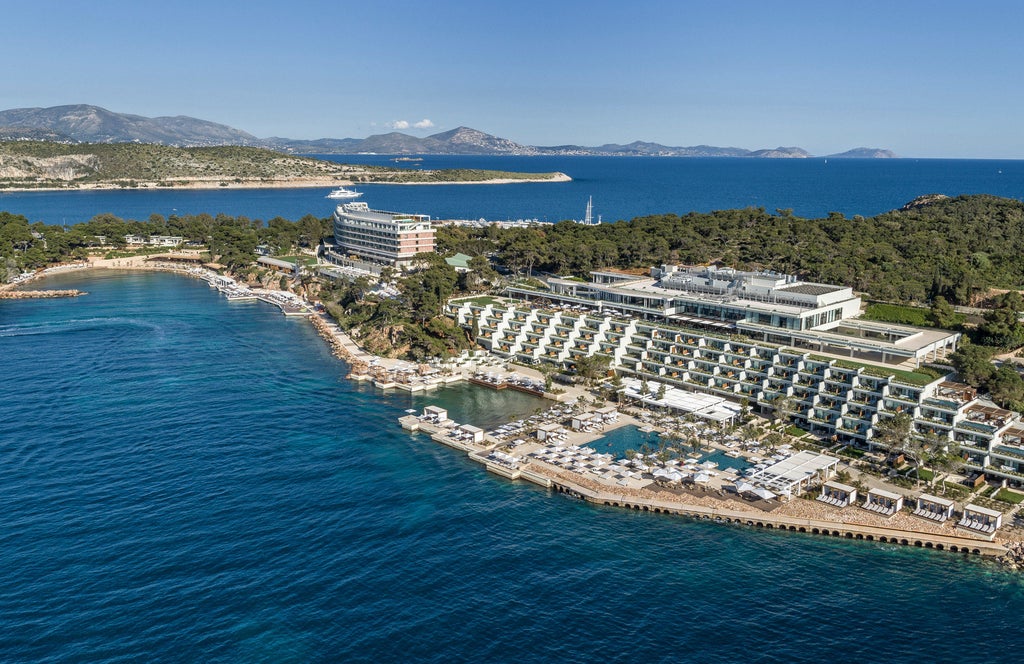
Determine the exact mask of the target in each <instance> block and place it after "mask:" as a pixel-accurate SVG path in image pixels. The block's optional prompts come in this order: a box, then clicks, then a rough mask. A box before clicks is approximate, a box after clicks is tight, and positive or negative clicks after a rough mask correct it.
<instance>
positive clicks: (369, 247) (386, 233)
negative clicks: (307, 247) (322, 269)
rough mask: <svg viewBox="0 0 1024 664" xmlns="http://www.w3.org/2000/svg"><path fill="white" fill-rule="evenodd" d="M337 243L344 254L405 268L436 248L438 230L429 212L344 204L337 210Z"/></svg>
mask: <svg viewBox="0 0 1024 664" xmlns="http://www.w3.org/2000/svg"><path fill="white" fill-rule="evenodd" d="M334 242H335V247H336V248H335V251H336V252H337V253H339V254H341V255H346V256H356V257H358V258H360V259H363V260H367V261H371V262H374V263H387V264H391V265H395V266H398V267H402V266H404V265H406V264H408V263H409V262H410V261H411V260H412V258H413V256H415V255H416V254H419V253H432V252H433V251H434V229H433V227H432V226H431V225H430V216H429V215H425V214H402V213H398V212H383V211H381V210H371V209H370V208H369V206H368V205H367V204H366V203H363V202H356V203H343V204H341V205H339V206H338V207H337V209H335V211H334Z"/></svg>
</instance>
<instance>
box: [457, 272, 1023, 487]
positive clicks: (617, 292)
mask: <svg viewBox="0 0 1024 664" xmlns="http://www.w3.org/2000/svg"><path fill="white" fill-rule="evenodd" d="M654 272H655V273H656V274H658V276H657V277H652V278H647V277H643V278H641V277H638V276H636V275H628V274H624V273H619V272H612V271H599V272H594V273H592V276H593V280H592V281H591V282H589V283H587V282H580V281H572V280H569V279H552V280H551V282H550V283H549V285H550V286H551V290H548V291H544V290H537V289H530V288H525V287H515V288H510V289H509V293H510V295H512V296H513V297H516V298H519V299H521V300H523V301H522V302H514V303H509V304H479V303H474V302H472V301H469V302H453V303H452V304H451V305H450V306H449V314H450V315H451V316H452V317H453V318H455V320H456V321H457V322H458V323H459V324H460V325H462V326H464V327H466V328H469V329H472V330H475V333H476V340H477V342H478V343H479V344H480V345H481V346H484V347H485V348H488V349H489V350H490V351H491V352H492V353H494V354H496V355H500V356H503V357H508V358H511V359H515V360H516V361H519V362H523V363H526V364H535V363H538V362H550V363H552V364H557V365H560V366H568V367H572V366H574V365H575V363H576V360H577V359H578V358H580V357H590V356H593V355H599V356H602V357H605V358H607V360H608V366H609V368H610V369H613V370H615V371H616V372H618V373H619V374H621V375H622V376H623V377H624V378H625V379H626V380H624V381H623V382H624V386H625V387H624V390H625V391H626V393H627V395H629V396H632V397H633V398H637V399H639V400H642V401H644V402H646V403H649V404H651V405H655V406H663V407H670V408H676V409H681V410H687V411H690V412H694V413H695V414H700V413H698V412H697V411H699V410H700V409H699V407H698V406H699V405H700V403H702V402H699V400H696V402H695V403H694V404H690V403H689V401H693V399H690V400H688V399H687V398H686V396H685V395H686V394H692V393H698V394H702V395H709V396H713V397H717V398H718V400H727V401H729V402H731V404H740V403H744V402H745V403H747V404H748V405H749V406H750V408H751V409H752V410H758V411H760V412H762V413H765V414H770V415H774V416H779V415H780V414H786V415H788V417H789V418H790V419H791V420H792V421H793V422H794V423H796V424H797V425H799V426H800V427H802V428H804V429H806V430H808V431H810V432H812V433H814V434H816V435H818V436H819V437H821V438H824V439H830V440H834V441H837V442H846V443H850V444H854V445H857V446H860V447H864V448H868V449H871V448H874V447H885V445H884V444H883V443H882V442H881V441H880V440H879V435H878V429H877V426H878V424H879V423H880V422H883V421H885V420H886V419H889V418H891V417H893V416H895V415H898V414H900V413H907V414H909V415H910V416H911V417H912V418H913V432H914V434H915V435H917V436H919V437H921V438H929V439H932V440H935V439H938V441H939V442H941V441H943V440H945V441H949V442H950V443H956V444H957V445H958V446H959V448H960V450H961V452H962V454H963V455H964V457H965V461H966V466H967V468H968V469H972V470H976V471H979V472H984V473H985V474H987V475H990V476H994V477H996V478H999V479H1006V480H1008V481H1010V482H1012V483H1014V484H1022V483H1024V422H1021V421H1020V420H1019V419H1018V418H1017V417H1015V416H1014V414H1013V413H1011V412H1009V411H1006V410H1003V409H1000V408H998V407H996V406H995V405H994V404H991V403H988V402H985V401H984V400H982V399H980V398H978V395H977V394H976V392H975V390H973V389H972V388H970V387H968V386H966V385H962V384H958V383H953V382H951V381H949V380H948V379H947V378H946V377H943V376H938V377H936V374H935V373H934V372H930V373H929V372H925V371H917V370H916V369H918V368H919V367H920V365H921V364H923V363H925V362H929V361H935V360H944V359H945V358H946V356H947V354H948V353H950V352H952V351H953V350H955V349H956V345H957V342H958V341H959V337H960V335H959V334H957V333H954V332H949V331H944V330H922V329H919V328H913V327H908V326H900V325H888V324H880V323H872V322H868V321H860V320H857V319H856V318H852V316H854V315H856V314H857V313H859V306H860V300H859V298H857V297H855V296H853V294H852V292H851V291H850V290H849V289H846V288H842V287H835V286H828V285H825V284H812V283H806V282H801V281H799V280H797V279H795V278H793V277H791V276H786V275H775V274H771V275H764V274H761V273H739V272H735V271H722V270H716V269H713V268H697V269H688V270H678V269H668V268H662V269H661V270H657V271H654ZM717 277H722V278H721V279H719V278H717ZM725 277H729V280H728V281H727V280H726V279H725ZM669 284H670V285H672V286H673V287H672V288H668V285H669ZM683 284H689V285H688V286H686V288H685V289H684V288H682V285H683ZM714 288H717V289H718V292H711V290H710V289H714ZM643 381H646V382H647V391H646V392H643V391H642V390H641V389H640V386H641V384H642V382H643ZM652 386H656V387H652ZM661 386H664V387H665V389H664V390H662V389H661ZM659 393H661V394H660V396H659ZM780 400H781V401H780ZM734 408H738V407H737V406H734ZM723 412H725V411H724V410H723ZM701 416H703V415H701Z"/></svg>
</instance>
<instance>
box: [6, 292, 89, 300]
mask: <svg viewBox="0 0 1024 664" xmlns="http://www.w3.org/2000/svg"><path fill="white" fill-rule="evenodd" d="M80 295H88V293H86V292H85V291H80V290H76V289H68V290H0V300H36V299H46V298H54V297H78V296H80Z"/></svg>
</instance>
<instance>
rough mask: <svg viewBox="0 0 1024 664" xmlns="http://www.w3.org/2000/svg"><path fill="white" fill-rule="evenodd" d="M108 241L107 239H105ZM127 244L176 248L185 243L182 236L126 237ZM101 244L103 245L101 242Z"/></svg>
mask: <svg viewBox="0 0 1024 664" xmlns="http://www.w3.org/2000/svg"><path fill="white" fill-rule="evenodd" d="M103 239H104V240H106V238H103ZM124 241H125V243H126V244H132V245H145V246H150V247H176V246H178V245H179V244H181V243H182V242H184V241H185V238H184V237H182V236H180V235H125V236H124ZM100 244H103V242H101V243H100Z"/></svg>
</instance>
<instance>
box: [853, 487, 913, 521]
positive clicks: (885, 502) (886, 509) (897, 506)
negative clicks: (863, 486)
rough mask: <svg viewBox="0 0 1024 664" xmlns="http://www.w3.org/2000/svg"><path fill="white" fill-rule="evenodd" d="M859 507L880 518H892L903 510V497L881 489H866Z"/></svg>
mask: <svg viewBox="0 0 1024 664" xmlns="http://www.w3.org/2000/svg"><path fill="white" fill-rule="evenodd" d="M861 507H863V508H864V509H866V510H868V511H869V512H874V513H876V514H881V515H882V516H892V515H893V514H895V513H896V512H899V511H900V510H901V509H903V496H901V495H900V494H898V493H893V492H891V491H885V490H883V489H868V495H867V497H866V498H865V499H864V504H863V505H861Z"/></svg>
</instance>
